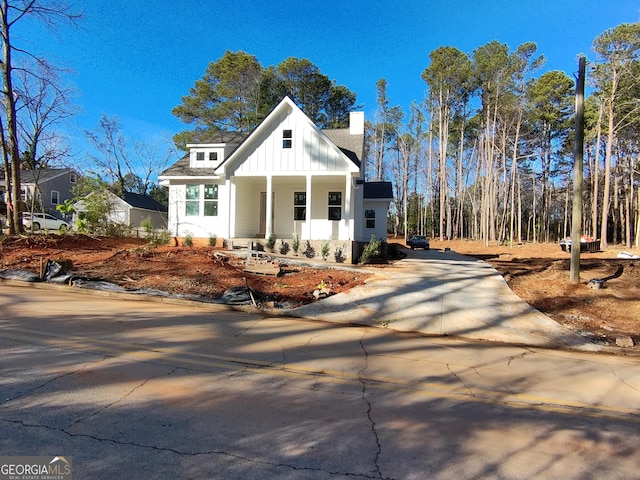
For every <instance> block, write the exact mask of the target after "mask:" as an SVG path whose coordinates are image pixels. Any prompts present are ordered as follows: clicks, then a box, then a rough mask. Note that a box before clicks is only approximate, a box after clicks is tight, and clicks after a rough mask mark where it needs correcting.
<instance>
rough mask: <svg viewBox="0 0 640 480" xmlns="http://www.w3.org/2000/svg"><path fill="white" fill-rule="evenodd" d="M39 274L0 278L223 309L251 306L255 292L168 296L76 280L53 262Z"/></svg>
mask: <svg viewBox="0 0 640 480" xmlns="http://www.w3.org/2000/svg"><path fill="white" fill-rule="evenodd" d="M43 272H44V274H43V277H42V279H41V278H40V276H39V275H37V274H35V273H33V272H28V271H26V270H0V278H2V279H5V280H18V281H23V282H40V281H43V282H48V283H57V284H66V285H72V286H75V287H79V288H89V289H92V290H101V291H106V292H117V293H130V294H137V295H151V296H156V297H165V298H180V299H186V300H193V301H197V302H205V303H215V304H223V305H250V304H252V303H253V299H252V295H253V298H254V299H255V298H256V297H257V295H256V292H255V291H254V290H250V289H249V288H248V287H231V288H230V289H228V290H227V291H226V292H224V294H223V295H222V297H220V298H217V299H213V298H210V297H205V296H203V295H190V294H175V293H169V292H165V291H162V290H157V289H153V288H126V287H122V286H120V285H118V284H116V283H113V282H108V281H106V280H98V279H90V278H84V277H77V276H75V275H73V274H71V273H68V272H66V271H65V270H64V269H63V267H62V265H61V264H59V263H58V262H55V261H53V260H47V263H46V264H45V266H44V270H43Z"/></svg>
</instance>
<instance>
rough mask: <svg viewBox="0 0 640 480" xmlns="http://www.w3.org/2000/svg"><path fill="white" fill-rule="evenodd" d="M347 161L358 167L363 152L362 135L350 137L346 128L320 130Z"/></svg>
mask: <svg viewBox="0 0 640 480" xmlns="http://www.w3.org/2000/svg"><path fill="white" fill-rule="evenodd" d="M322 133H324V134H325V135H326V136H327V137H328V138H329V140H331V141H332V142H333V143H334V144H335V145H336V146H337V147H338V148H339V149H340V150H342V153H344V154H345V155H346V156H347V157H349V159H350V160H351V161H352V162H353V163H355V164H356V165H357V166H358V167H360V159H361V158H362V155H363V152H364V135H352V134H351V133H350V132H349V129H348V128H333V129H327V130H322Z"/></svg>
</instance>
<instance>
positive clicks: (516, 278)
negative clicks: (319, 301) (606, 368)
mask: <svg viewBox="0 0 640 480" xmlns="http://www.w3.org/2000/svg"><path fill="white" fill-rule="evenodd" d="M390 242H392V243H397V244H400V246H403V245H402V241H401V240H400V239H398V240H393V239H391V240H390ZM431 248H432V249H437V250H444V249H445V248H449V249H451V250H453V251H455V252H457V253H461V254H465V255H469V256H473V257H476V258H479V259H481V260H484V261H486V262H488V263H490V264H491V265H493V266H494V267H495V268H496V269H497V270H498V271H499V272H500V273H501V274H502V275H503V277H504V278H505V280H506V281H507V283H508V284H509V286H510V287H511V289H512V290H513V291H514V292H515V293H516V294H517V295H519V296H520V297H521V298H522V299H523V300H524V301H525V302H527V303H529V304H530V305H531V306H533V307H535V308H537V309H538V310H540V311H541V312H543V313H545V314H546V315H548V316H549V317H550V318H552V319H554V320H556V321H557V322H558V323H560V324H562V325H565V326H567V327H569V328H571V329H573V330H575V331H577V332H579V333H581V334H582V335H584V336H586V337H588V338H590V339H591V340H593V341H597V342H602V343H608V344H615V339H616V337H618V336H620V335H626V336H630V337H631V338H632V339H633V340H634V341H635V343H636V344H637V343H638V342H640V260H631V259H626V260H625V259H619V258H617V254H618V253H619V252H622V251H630V252H632V253H638V252H636V251H633V250H629V249H625V248H621V247H609V248H607V250H606V251H602V252H596V253H583V254H582V255H581V265H580V273H581V281H580V283H579V284H576V285H574V284H571V283H570V281H569V268H570V265H569V259H570V254H568V253H566V252H563V251H562V250H561V248H560V246H559V245H558V244H540V243H535V244H534V243H527V244H522V245H516V246H485V245H484V244H483V243H482V242H475V241H462V240H460V241H444V242H440V241H437V240H432V241H431ZM220 252H221V250H220V249H215V248H213V247H209V246H206V247H203V246H201V247H197V246H194V247H185V246H162V247H151V246H150V245H149V244H148V243H147V241H146V240H144V239H136V238H104V237H101V238H93V237H88V236H84V235H60V236H58V235H47V236H45V235H29V236H23V237H1V238H0V271H2V270H26V271H30V272H33V273H40V272H41V269H42V268H43V265H44V264H45V263H46V261H47V260H56V261H60V260H68V261H69V262H70V263H68V264H67V266H68V267H70V270H71V273H73V275H74V276H78V277H86V278H91V279H101V280H108V281H111V282H114V283H116V284H118V285H120V286H123V287H127V288H131V289H140V288H151V289H158V290H162V291H165V292H170V293H178V294H190V295H201V296H204V297H206V298H219V297H220V296H221V295H222V294H223V293H224V292H225V291H227V290H228V289H229V288H231V287H243V286H249V287H250V288H251V289H252V290H253V291H255V297H256V301H257V303H259V304H260V305H261V306H268V307H273V306H276V307H283V308H292V307H295V306H298V305H301V304H304V303H309V302H312V301H315V298H314V296H313V292H314V290H316V289H317V288H318V286H319V285H325V286H326V287H328V288H329V289H330V291H331V293H339V292H342V291H346V290H348V289H350V288H353V287H355V286H356V285H360V284H363V283H364V281H365V280H366V279H367V278H368V276H369V275H368V274H367V273H362V271H357V270H342V269H333V268H329V269H328V268H316V267H312V266H292V265H283V267H282V272H281V274H280V275H279V276H273V275H258V274H252V273H248V272H245V271H244V260H243V259H241V258H239V257H235V256H233V255H230V256H228V259H221V258H219V256H217V255H216V253H220ZM328 266H331V264H330V263H329V262H327V267H328ZM368 268H369V269H371V270H375V268H376V267H375V266H374V267H368ZM591 279H600V280H604V283H603V284H602V288H599V289H594V288H589V286H588V284H589V281H590V280H591Z"/></svg>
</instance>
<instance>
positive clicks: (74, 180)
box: [69, 173, 78, 183]
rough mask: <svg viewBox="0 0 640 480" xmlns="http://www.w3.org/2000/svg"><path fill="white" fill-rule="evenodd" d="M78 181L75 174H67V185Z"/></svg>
mask: <svg viewBox="0 0 640 480" xmlns="http://www.w3.org/2000/svg"><path fill="white" fill-rule="evenodd" d="M77 181H78V177H77V176H76V174H75V173H70V174H69V183H76V182H77Z"/></svg>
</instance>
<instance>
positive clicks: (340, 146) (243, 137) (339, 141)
mask: <svg viewBox="0 0 640 480" xmlns="http://www.w3.org/2000/svg"><path fill="white" fill-rule="evenodd" d="M287 106H289V108H291V110H298V111H299V112H300V113H301V114H302V115H303V116H304V118H305V119H306V120H307V122H308V123H309V125H310V126H311V127H312V128H313V129H314V130H315V131H316V132H317V133H318V135H319V136H321V137H323V138H325V140H327V141H328V144H329V145H330V146H332V147H333V148H336V149H337V150H339V151H340V152H341V153H342V154H343V155H344V156H345V157H346V158H347V159H348V160H349V161H350V162H351V163H352V164H353V165H355V166H356V167H357V168H358V169H359V168H360V166H361V159H362V158H363V155H364V134H358V135H352V134H351V133H350V131H349V129H348V128H335V129H326V130H321V129H320V128H318V126H317V125H315V124H314V123H313V122H312V121H311V120H310V119H309V117H307V116H306V114H305V113H304V112H303V111H302V110H300V108H299V107H298V106H297V105H296V104H295V102H294V101H293V100H291V99H290V98H289V97H288V96H287V97H284V98H283V99H282V101H281V102H280V103H279V104H278V105H277V106H276V107H275V108H274V109H273V110H272V111H271V112H270V113H269V115H267V117H266V118H264V119H263V120H262V121H261V122H260V123H259V124H258V125H257V126H256V128H255V129H254V130H253V131H252V132H251V133H244V132H219V133H216V135H215V136H214V137H213V139H212V142H209V143H222V144H230V145H235V148H234V149H233V150H232V151H231V152H229V154H228V155H226V156H225V159H224V160H223V161H222V163H221V164H220V165H218V166H217V167H216V168H203V167H198V168H191V167H190V163H191V162H190V157H189V154H188V153H187V154H186V155H185V156H184V157H182V158H181V159H180V160H178V161H177V162H175V163H174V164H173V165H171V166H170V167H168V168H167V169H165V170H164V171H163V172H162V173H160V175H159V177H192V178H193V177H215V176H218V175H219V174H220V169H221V168H223V169H224V167H225V165H226V164H227V163H228V162H231V161H233V158H234V156H235V154H236V152H238V151H239V150H242V149H243V148H246V144H247V143H248V142H249V141H250V139H251V138H252V137H253V136H254V135H255V136H256V138H259V135H260V131H263V130H265V129H266V128H268V127H267V126H265V125H268V124H269V122H270V121H271V120H272V119H273V118H277V116H278V115H279V114H280V112H282V111H284V109H286V108H287ZM256 132H257V133H256Z"/></svg>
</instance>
